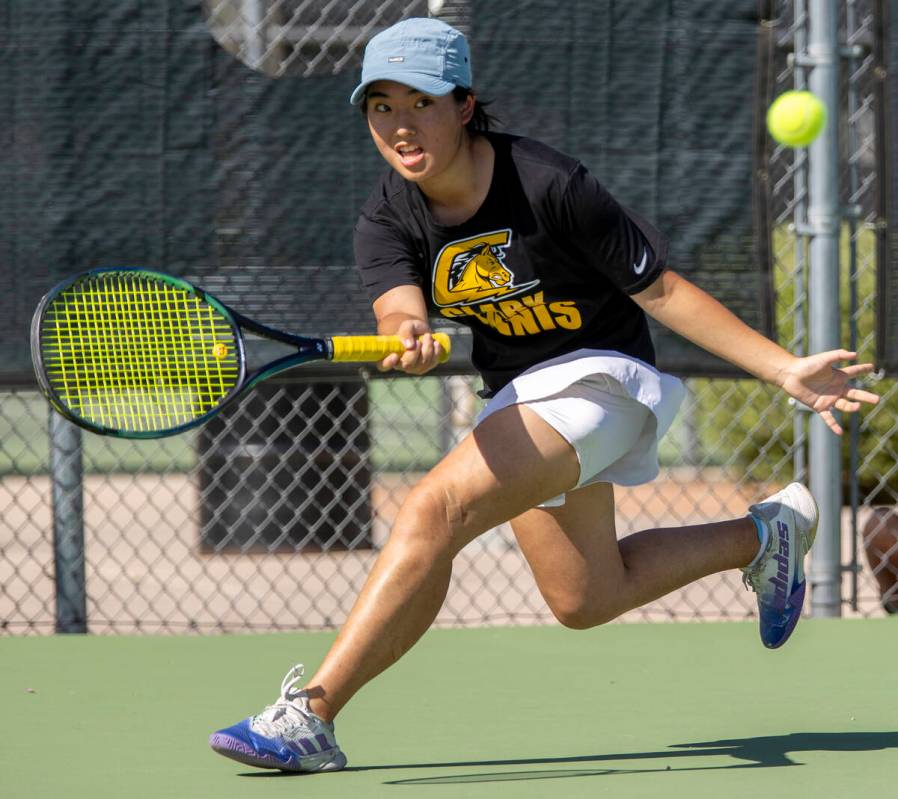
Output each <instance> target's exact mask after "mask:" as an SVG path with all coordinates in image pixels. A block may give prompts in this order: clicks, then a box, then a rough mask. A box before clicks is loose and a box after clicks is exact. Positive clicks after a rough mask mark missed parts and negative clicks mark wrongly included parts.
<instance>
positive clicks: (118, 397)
mask: <svg viewBox="0 0 898 799" xmlns="http://www.w3.org/2000/svg"><path fill="white" fill-rule="evenodd" d="M31 356H32V361H33V363H34V371H35V374H36V376H37V380H38V384H39V385H40V387H41V390H42V391H43V392H44V394H45V395H46V397H47V399H48V400H49V401H50V403H51V404H52V405H53V407H54V408H55V409H56V410H57V411H58V412H59V413H61V414H62V415H63V416H65V417H66V418H67V419H69V420H70V421H72V422H74V423H75V424H77V425H79V426H80V427H83V428H85V429H87V430H90V431H92V432H94V433H99V434H101V435H109V436H117V437H119V438H161V437H163V436H169V435H174V434H176V433H181V432H183V431H185V430H189V429H190V428H192V427H196V426H197V425H200V424H202V423H203V422H205V421H206V420H207V419H208V418H209V417H210V416H213V415H214V414H216V413H217V412H218V411H219V410H220V409H221V408H222V407H223V406H224V405H226V404H227V403H228V402H229V400H231V399H232V398H233V397H234V396H235V395H236V394H237V393H239V392H240V390H241V389H242V387H243V384H244V382H245V379H246V356H245V347H244V341H243V336H242V334H241V331H240V328H239V325H238V324H237V322H236V320H235V318H234V315H233V312H232V311H231V310H230V309H229V308H227V306H225V305H223V304H222V303H221V302H219V301H218V300H217V299H215V298H214V297H212V296H211V295H209V294H207V293H206V292H204V291H203V290H202V289H200V288H198V287H196V286H194V285H193V284H191V283H189V282H188V281H186V280H183V279H181V278H177V277H173V276H172V275H167V274H164V273H162V272H155V271H152V270H148V269H141V268H137V267H115V268H101V269H92V270H90V271H88V272H83V273H81V274H78V275H75V276H74V277H71V278H69V279H67V280H65V281H63V282H62V283H60V284H59V285H57V286H55V287H54V288H53V289H52V290H51V291H50V292H48V293H47V295H46V296H45V297H44V298H43V299H42V300H41V302H40V303H39V305H38V307H37V310H36V311H35V313H34V316H33V318H32V322H31Z"/></svg>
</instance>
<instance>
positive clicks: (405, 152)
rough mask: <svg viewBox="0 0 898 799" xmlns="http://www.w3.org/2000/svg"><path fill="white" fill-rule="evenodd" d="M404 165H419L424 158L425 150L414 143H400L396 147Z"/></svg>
mask: <svg viewBox="0 0 898 799" xmlns="http://www.w3.org/2000/svg"><path fill="white" fill-rule="evenodd" d="M396 152H397V153H398V154H399V160H400V161H402V165H403V166H404V167H413V166H417V165H418V164H419V163H421V161H422V160H423V159H424V150H422V149H421V148H420V147H417V146H413V145H399V146H398V147H397V148H396Z"/></svg>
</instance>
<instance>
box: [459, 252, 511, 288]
mask: <svg viewBox="0 0 898 799" xmlns="http://www.w3.org/2000/svg"><path fill="white" fill-rule="evenodd" d="M509 283H511V272H509V271H508V270H507V269H506V268H505V267H504V266H503V265H502V262H501V261H500V260H499V259H498V258H497V257H496V255H494V254H493V250H492V248H491V247H490V245H489V244H484V245H483V246H481V245H479V244H478V245H476V246H475V247H474V248H473V249H472V250H469V251H468V252H465V253H459V254H458V255H456V256H455V259H454V260H453V263H452V267H451V268H450V270H449V291H451V292H452V293H453V294H457V293H458V292H462V291H463V292H470V291H475V292H476V291H486V292H487V293H489V294H492V293H493V289H496V288H499V287H500V286H507V285H508V284H509Z"/></svg>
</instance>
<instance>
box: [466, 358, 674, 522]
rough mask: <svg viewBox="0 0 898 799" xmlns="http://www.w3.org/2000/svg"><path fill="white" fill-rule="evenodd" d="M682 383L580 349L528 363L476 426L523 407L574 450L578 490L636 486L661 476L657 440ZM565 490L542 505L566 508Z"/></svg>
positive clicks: (645, 367)
mask: <svg viewBox="0 0 898 799" xmlns="http://www.w3.org/2000/svg"><path fill="white" fill-rule="evenodd" d="M684 393H685V390H684V387H683V384H682V382H680V380H678V379H677V378H676V377H673V376H672V375H667V374H664V373H663V372H659V371H658V370H657V369H655V368H654V367H652V366H649V365H648V364H647V363H644V362H643V361H640V360H638V359H636V358H630V357H628V356H625V355H621V354H620V353H618V352H613V351H609V350H591V349H582V350H577V351H576V352H572V353H569V354H568V355H563V356H560V357H559V358H553V359H552V360H549V361H544V362H543V363H540V364H537V365H536V366H533V367H531V368H530V369H528V370H527V371H526V372H524V373H523V374H521V375H519V376H518V377H516V378H515V379H514V380H512V381H511V382H510V383H508V384H507V385H506V386H504V387H503V388H502V389H501V390H500V391H499V392H497V393H496V395H495V396H494V397H493V398H492V399H491V400H490V401H489V402H488V403H487V405H486V407H485V408H484V409H483V411H482V412H481V413H480V416H479V417H478V419H477V423H478V424H479V423H480V422H482V421H483V420H484V419H486V418H487V417H488V416H490V415H492V414H494V413H495V412H496V411H498V410H501V409H502V408H506V407H508V406H509V405H526V406H527V407H528V408H530V409H531V410H532V411H534V412H535V413H537V414H539V416H540V417H541V418H542V419H543V420H545V421H546V422H547V423H548V424H549V425H551V426H552V427H553V428H554V429H555V430H557V431H558V433H559V434H560V435H561V436H563V437H564V439H565V440H566V441H568V442H569V443H570V445H571V446H572V447H573V448H574V450H575V451H576V453H577V458H578V460H579V461H580V479H579V480H578V481H577V485H576V488H580V487H581V486H585V485H589V484H590V483H598V482H607V483H616V484H618V485H625V486H632V485H640V484H642V483H647V482H649V481H650V480H653V479H654V478H655V477H657V476H658V471H659V466H658V441H659V440H660V439H661V437H662V436H663V435H664V434H665V433H666V432H667V429H668V428H669V427H670V425H671V422H673V419H674V416H675V415H676V412H677V409H678V408H679V406H680V403H681V402H682V400H683V396H684ZM564 500H565V495H564V494H561V495H559V496H557V497H553V498H552V499H549V500H547V501H546V502H543V503H542V504H541V505H540V507H553V506H558V505H563V504H564Z"/></svg>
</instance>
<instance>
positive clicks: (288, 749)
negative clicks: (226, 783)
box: [209, 664, 346, 771]
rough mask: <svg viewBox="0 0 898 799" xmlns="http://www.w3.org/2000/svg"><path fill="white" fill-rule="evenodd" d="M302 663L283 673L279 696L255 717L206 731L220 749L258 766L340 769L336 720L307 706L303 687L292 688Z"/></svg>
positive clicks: (341, 760) (341, 759)
mask: <svg viewBox="0 0 898 799" xmlns="http://www.w3.org/2000/svg"><path fill="white" fill-rule="evenodd" d="M303 672H304V669H303V666H302V664H299V665H296V666H294V667H293V668H292V669H290V671H288V672H287V676H286V677H284V680H283V682H282V683H281V695H280V697H279V698H278V700H277V701H276V702H275V703H274V704H273V705H269V706H268V707H266V708H265V710H263V711H262V712H261V713H259V714H258V715H257V716H250V717H249V718H248V719H244V720H243V721H240V722H237V724H235V725H233V726H232V727H226V728H225V729H223V730H219V731H218V732H215V733H213V734H212V735H210V736H209V746H211V747H212V748H213V749H214V750H215V751H216V752H218V754H220V755H224V756H225V757H230V758H231V759H233V760H238V761H239V762H241V763H246V764H247V765H248V766H257V767H259V768H276V769H281V770H282V771H339V770H340V769H341V768H343V767H344V766H345V765H346V755H344V754H343V752H342V751H340V747H339V746H338V745H337V741H336V739H335V738H334V725H333V724H329V723H327V722H326V721H323V720H322V719H320V718H318V716H316V715H315V714H314V713H313V712H312V711H311V710H309V698H308V696H307V695H306V693H305V691H301V690H294V689H295V688H296V686H297V684H298V683H299V682H300V680H301V679H302V675H303Z"/></svg>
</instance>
